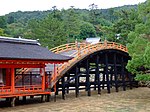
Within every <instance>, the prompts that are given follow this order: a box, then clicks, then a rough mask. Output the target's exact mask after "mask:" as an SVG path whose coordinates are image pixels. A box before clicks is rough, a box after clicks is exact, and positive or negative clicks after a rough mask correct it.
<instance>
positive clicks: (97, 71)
mask: <svg viewBox="0 0 150 112" xmlns="http://www.w3.org/2000/svg"><path fill="white" fill-rule="evenodd" d="M96 76H97V85H98V94H100V93H101V87H100V85H101V84H100V73H99V56H98V55H97V56H96Z"/></svg>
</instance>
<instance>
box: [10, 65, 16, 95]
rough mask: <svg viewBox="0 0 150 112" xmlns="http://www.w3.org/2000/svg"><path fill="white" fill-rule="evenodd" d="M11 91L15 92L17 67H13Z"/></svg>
mask: <svg viewBox="0 0 150 112" xmlns="http://www.w3.org/2000/svg"><path fill="white" fill-rule="evenodd" d="M11 92H12V93H14V92H15V69H14V68H11Z"/></svg>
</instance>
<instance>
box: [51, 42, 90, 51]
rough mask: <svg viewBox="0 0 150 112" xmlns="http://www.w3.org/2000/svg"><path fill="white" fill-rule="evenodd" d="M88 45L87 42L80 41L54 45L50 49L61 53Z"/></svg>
mask: <svg viewBox="0 0 150 112" xmlns="http://www.w3.org/2000/svg"><path fill="white" fill-rule="evenodd" d="M87 45H88V44H87V43H78V42H76V43H68V44H64V45H60V46H57V47H54V48H52V49H50V51H52V52H54V53H61V52H65V51H69V50H78V48H79V47H80V48H83V47H85V46H87Z"/></svg>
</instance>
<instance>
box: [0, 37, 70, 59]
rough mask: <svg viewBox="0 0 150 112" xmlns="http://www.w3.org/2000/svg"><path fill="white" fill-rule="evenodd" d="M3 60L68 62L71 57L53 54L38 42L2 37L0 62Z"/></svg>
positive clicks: (0, 38)
mask: <svg viewBox="0 0 150 112" xmlns="http://www.w3.org/2000/svg"><path fill="white" fill-rule="evenodd" d="M2 59H5V60H6V59H11V60H12V59H19V60H44V61H67V60H69V59H71V57H68V56H62V55H59V54H55V53H52V52H51V51H49V50H48V49H47V48H44V47H42V46H40V45H39V43H38V41H37V40H30V39H19V38H17V39H14V38H7V37H6V38H5V37H0V60H2Z"/></svg>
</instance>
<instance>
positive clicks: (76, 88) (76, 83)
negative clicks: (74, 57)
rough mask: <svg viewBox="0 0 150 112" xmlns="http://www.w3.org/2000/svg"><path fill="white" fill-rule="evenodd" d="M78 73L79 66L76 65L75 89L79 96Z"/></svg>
mask: <svg viewBox="0 0 150 112" xmlns="http://www.w3.org/2000/svg"><path fill="white" fill-rule="evenodd" d="M78 73H79V68H78V67H77V66H76V71H75V75H76V76H75V85H76V87H75V91H76V97H78V96H79V76H78Z"/></svg>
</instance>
